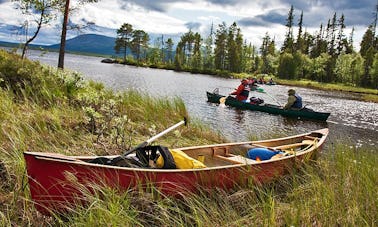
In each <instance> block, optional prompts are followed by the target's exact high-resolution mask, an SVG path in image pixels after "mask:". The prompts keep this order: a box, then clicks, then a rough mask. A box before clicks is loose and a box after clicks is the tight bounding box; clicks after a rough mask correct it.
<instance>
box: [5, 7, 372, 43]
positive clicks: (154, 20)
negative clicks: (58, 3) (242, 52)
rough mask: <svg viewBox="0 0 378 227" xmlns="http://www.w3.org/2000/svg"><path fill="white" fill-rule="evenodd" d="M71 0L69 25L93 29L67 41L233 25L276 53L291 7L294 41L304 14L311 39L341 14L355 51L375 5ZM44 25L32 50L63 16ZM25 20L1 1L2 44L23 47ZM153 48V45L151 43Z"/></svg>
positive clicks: (49, 37)
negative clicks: (125, 29) (270, 43)
mask: <svg viewBox="0 0 378 227" xmlns="http://www.w3.org/2000/svg"><path fill="white" fill-rule="evenodd" d="M77 3H78V2H77V0H71V5H72V6H77V7H76V8H75V10H73V11H71V14H70V24H73V25H84V24H86V23H90V24H91V26H89V27H86V28H85V29H82V30H80V31H78V30H72V31H69V33H68V36H67V38H68V39H69V38H73V37H75V36H77V35H80V34H101V35H106V36H110V37H116V29H118V28H120V27H121V25H122V24H123V23H129V24H131V25H132V26H133V29H140V30H144V31H145V32H147V33H149V34H155V35H161V34H164V36H165V37H170V36H172V37H176V38H177V37H180V36H181V35H182V34H184V33H186V32H188V31H189V30H192V31H193V32H199V33H200V34H201V36H202V37H207V36H208V35H209V33H210V27H211V25H212V24H213V25H214V30H216V29H217V28H218V25H219V24H221V23H223V22H225V23H226V25H227V26H230V25H231V24H232V23H233V22H236V24H237V25H238V27H240V29H241V32H242V34H243V38H244V39H245V40H246V41H247V42H248V43H252V45H255V46H257V47H260V45H261V43H262V38H263V37H264V36H265V35H266V34H268V35H269V36H270V37H271V38H274V40H275V42H276V44H277V47H278V48H279V47H280V46H281V45H282V43H283V40H284V37H285V33H286V32H287V29H286V27H285V24H286V19H287V17H288V13H289V9H290V7H291V6H293V7H294V25H295V27H294V36H296V35H297V24H298V20H299V17H300V14H301V13H302V11H303V29H304V30H305V31H307V32H309V33H310V34H313V35H315V33H316V32H317V31H319V28H320V25H321V24H323V26H326V25H327V22H328V20H329V19H331V18H332V17H333V15H334V14H335V13H336V16H337V18H340V16H341V15H342V14H343V15H344V17H345V25H346V28H345V30H344V34H345V35H346V36H347V37H349V36H350V34H351V31H352V28H354V35H353V40H354V46H355V48H356V50H359V44H360V42H361V39H362V36H363V34H364V33H365V31H366V29H367V28H368V26H369V25H370V24H372V22H373V21H374V12H375V8H376V5H377V4H378V1H377V0H181V1H174V0H99V1H98V2H97V3H87V4H85V5H82V6H78V4H77ZM56 16H57V18H56V19H55V20H53V21H51V22H50V24H48V25H44V26H43V27H42V29H41V31H40V34H39V35H38V37H37V39H36V40H35V41H34V42H33V44H56V43H59V42H60V32H61V30H60V28H61V23H62V15H60V14H56ZM27 18H28V21H29V30H30V31H32V29H33V24H34V23H33V16H32V15H30V16H28V17H27V16H26V15H24V14H22V13H21V10H20V9H17V8H16V7H15V2H14V1H11V0H0V40H1V41H8V42H23V41H24V40H25V35H21V34H20V32H19V30H18V29H16V28H17V27H20V25H22V24H25V20H26V19H27ZM152 42H153V40H152Z"/></svg>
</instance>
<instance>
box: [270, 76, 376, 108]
mask: <svg viewBox="0 0 378 227" xmlns="http://www.w3.org/2000/svg"><path fill="white" fill-rule="evenodd" d="M276 81H277V83H278V84H283V85H290V86H299V87H308V88H315V89H319V90H326V91H342V92H351V93H356V94H358V97H357V99H359V100H362V101H368V102H378V90H377V89H369V88H361V87H352V86H347V85H343V84H329V83H320V82H316V81H309V80H283V79H276Z"/></svg>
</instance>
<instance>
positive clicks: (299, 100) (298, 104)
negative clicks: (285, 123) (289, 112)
mask: <svg viewBox="0 0 378 227" xmlns="http://www.w3.org/2000/svg"><path fill="white" fill-rule="evenodd" d="M294 96H295V102H294V104H293V105H292V106H291V108H298V109H300V108H302V97H301V96H299V95H297V94H295V95H294Z"/></svg>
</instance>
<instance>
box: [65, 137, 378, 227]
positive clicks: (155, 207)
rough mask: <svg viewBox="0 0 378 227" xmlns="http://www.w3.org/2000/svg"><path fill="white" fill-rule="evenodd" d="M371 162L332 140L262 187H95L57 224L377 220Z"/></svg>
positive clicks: (377, 174)
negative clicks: (188, 190) (163, 191)
mask: <svg viewBox="0 0 378 227" xmlns="http://www.w3.org/2000/svg"><path fill="white" fill-rule="evenodd" d="M377 162H378V156H377V154H376V153H373V152H371V150H365V149H363V148H358V149H357V150H353V149H352V148H350V147H349V146H346V145H343V144H337V145H336V146H335V147H334V148H333V150H327V151H326V153H325V154H323V156H321V158H320V159H319V160H318V161H317V162H315V163H312V164H310V165H306V166H304V167H303V169H300V170H299V171H297V172H296V173H292V174H291V175H288V176H286V177H284V178H281V179H279V180H278V181H276V182H273V183H272V184H270V185H266V186H257V185H250V186H248V187H246V188H235V189H234V190H233V191H227V192H226V191H222V190H219V189H214V190H213V191H211V192H209V191H205V190H201V189H200V193H198V194H192V195H188V196H186V197H183V198H171V197H164V196H159V193H155V194H154V193H146V192H143V191H139V192H138V191H128V192H126V193H121V192H115V191H114V190H112V189H101V190H102V191H101V193H97V194H95V195H93V194H88V198H89V199H88V201H90V205H89V206H85V207H80V208H78V209H77V210H76V212H73V213H71V215H68V216H66V218H67V220H66V221H65V222H64V225H67V226H72V225H74V226H82V225H87V224H91V225H92V224H93V225H107V223H111V225H123V226H138V225H141V226H376V225H377V224H378V223H377V222H378V221H377V220H378V192H377V189H376V185H377V183H378V169H377ZM155 190H157V189H155ZM154 195H155V196H154ZM156 195H158V196H156ZM96 223H97V224H96Z"/></svg>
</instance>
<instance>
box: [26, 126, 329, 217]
mask: <svg viewBox="0 0 378 227" xmlns="http://www.w3.org/2000/svg"><path fill="white" fill-rule="evenodd" d="M327 134H328V130H327ZM291 140H293V141H294V139H291ZM324 140H325V137H324V138H323V136H322V138H321V139H320V140H319V142H318V143H317V145H316V147H313V149H310V150H309V151H306V152H303V153H302V154H298V155H295V156H294V155H293V156H289V157H286V158H283V159H279V160H274V161H273V160H268V161H262V162H256V163H253V164H248V163H244V164H243V163H239V164H225V165H223V166H216V167H208V168H204V169H184V170H183V169H173V170H168V169H145V168H127V167H116V166H106V165H99V164H92V163H88V162H86V161H85V160H87V159H88V160H89V159H93V158H94V157H89V156H88V157H84V158H83V157H79V156H64V155H57V154H51V153H39V152H24V157H25V161H26V167H27V173H28V179H29V187H30V193H31V197H32V200H33V201H34V202H35V207H36V208H37V209H38V210H39V211H40V212H42V213H43V214H47V215H49V214H51V213H52V212H53V213H56V212H67V211H69V210H70V208H72V207H75V206H77V205H78V204H84V203H85V196H86V195H89V194H91V193H93V192H94V191H95V189H96V188H98V187H99V186H100V187H101V186H106V187H110V188H114V189H117V190H119V191H123V192H125V191H127V190H133V189H143V190H149V189H151V186H153V188H155V189H157V190H159V191H160V192H162V193H163V194H165V195H168V196H182V195H185V194H188V193H195V192H198V190H201V191H209V190H212V189H214V188H220V189H223V190H228V189H232V188H235V187H243V186H244V185H246V184H248V183H251V182H253V183H255V184H264V183H267V182H270V181H272V180H274V179H276V178H278V177H280V176H282V175H284V174H285V173H287V172H290V171H291V170H293V169H295V168H298V167H299V166H300V164H301V163H303V162H305V161H308V160H310V159H312V158H313V157H314V155H316V154H317V152H318V151H319V149H320V148H321V145H322V144H323V142H324ZM261 144H264V142H262V143H261ZM232 146H236V145H235V144H233V145H230V144H221V145H211V146H197V147H187V148H180V149H181V150H182V151H184V152H186V153H188V154H194V153H198V152H200V153H201V152H206V151H210V150H212V151H213V152H214V151H216V150H217V149H224V148H227V149H228V148H232ZM210 158H211V157H210V156H207V157H206V159H210Z"/></svg>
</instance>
